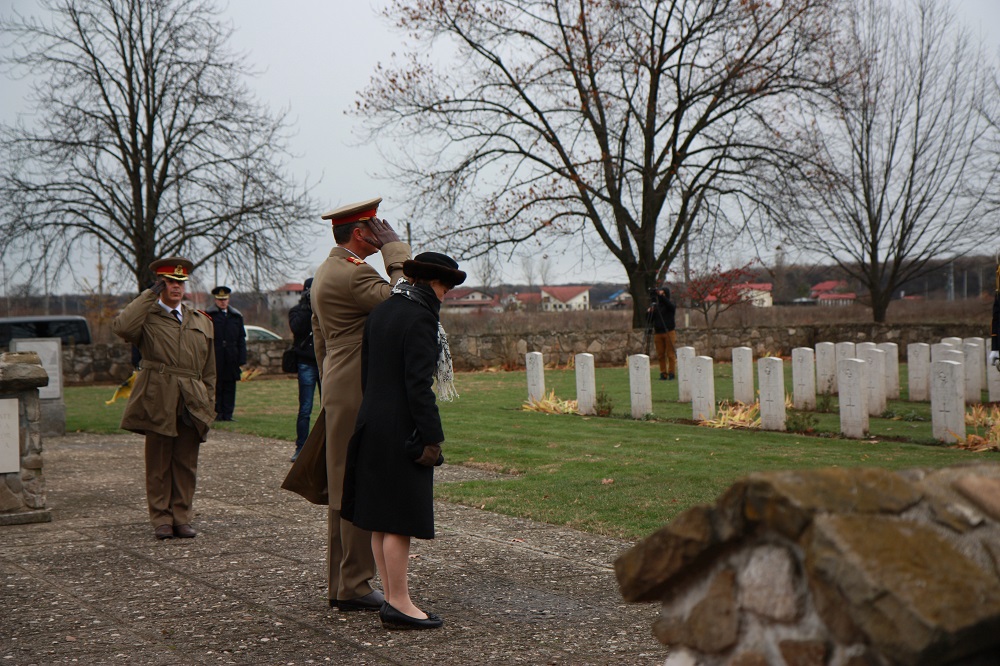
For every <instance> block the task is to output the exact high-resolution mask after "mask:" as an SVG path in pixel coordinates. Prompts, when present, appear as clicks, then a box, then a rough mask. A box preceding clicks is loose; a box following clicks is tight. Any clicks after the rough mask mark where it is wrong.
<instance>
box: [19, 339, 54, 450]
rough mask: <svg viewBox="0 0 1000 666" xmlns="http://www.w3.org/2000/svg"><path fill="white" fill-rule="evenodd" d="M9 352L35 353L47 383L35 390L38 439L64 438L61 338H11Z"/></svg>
mask: <svg viewBox="0 0 1000 666" xmlns="http://www.w3.org/2000/svg"><path fill="white" fill-rule="evenodd" d="M10 350H11V351H12V352H35V353H36V354H38V358H39V360H41V363H42V368H43V369H44V370H45V372H46V374H48V376H49V383H48V384H47V385H45V386H42V387H40V388H39V389H38V398H39V403H38V406H39V408H40V409H41V411H42V418H41V428H42V435H43V436H46V437H61V436H63V435H65V434H66V402H65V400H64V399H63V367H62V339H61V338H14V339H13V340H11V341H10Z"/></svg>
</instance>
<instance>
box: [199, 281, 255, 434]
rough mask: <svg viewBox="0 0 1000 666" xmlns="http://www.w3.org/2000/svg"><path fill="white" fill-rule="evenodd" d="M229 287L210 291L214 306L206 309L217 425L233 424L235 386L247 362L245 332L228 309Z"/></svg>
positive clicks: (239, 316) (240, 319)
mask: <svg viewBox="0 0 1000 666" xmlns="http://www.w3.org/2000/svg"><path fill="white" fill-rule="evenodd" d="M232 293H233V290H232V289H230V288H229V287H216V288H215V289H213V290H212V296H214V297H215V305H213V306H212V307H210V308H208V316H209V317H211V318H212V323H213V324H215V368H216V375H217V377H218V382H219V386H218V389H217V392H216V395H215V413H216V420H217V421H233V420H235V419H233V410H234V409H236V382H238V381H240V373H241V372H242V370H240V366H241V365H246V362H247V332H246V329H245V328H243V314H242V313H241V312H240V311H239V310H237V309H236V308H234V307H231V306H230V305H229V295H230V294H232Z"/></svg>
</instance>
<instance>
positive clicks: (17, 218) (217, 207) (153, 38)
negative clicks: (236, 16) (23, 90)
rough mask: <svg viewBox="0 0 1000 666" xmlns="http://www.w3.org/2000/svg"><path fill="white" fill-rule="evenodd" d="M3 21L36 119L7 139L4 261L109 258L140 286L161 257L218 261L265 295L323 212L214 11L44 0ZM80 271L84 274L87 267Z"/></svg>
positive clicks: (282, 122)
mask: <svg viewBox="0 0 1000 666" xmlns="http://www.w3.org/2000/svg"><path fill="white" fill-rule="evenodd" d="M41 5H42V8H43V9H44V10H45V11H46V14H45V17H44V18H38V17H31V16H27V17H26V16H20V15H16V14H15V15H13V16H12V17H7V18H5V19H4V20H3V21H2V22H0V30H2V32H3V35H4V37H5V41H6V44H5V46H6V47H7V48H6V54H5V58H4V63H5V64H6V65H7V67H8V68H9V69H11V70H12V71H13V72H15V73H17V74H20V75H33V76H35V77H36V78H37V79H38V81H39V82H38V83H36V84H35V85H34V89H33V95H32V102H33V106H34V110H35V114H36V117H35V118H32V119H29V120H28V121H19V122H18V123H17V124H15V125H13V126H5V127H3V128H0V165H2V166H0V206H2V209H0V213H2V215H3V218H2V221H0V256H3V257H13V258H17V259H19V260H20V263H21V266H22V267H31V266H32V265H37V264H39V262H41V261H42V260H43V259H45V260H47V261H48V262H49V263H51V262H52V261H53V260H56V261H65V260H66V259H67V258H68V257H71V256H78V255H79V253H80V252H82V251H83V250H84V248H89V250H90V251H91V252H93V251H94V248H95V246H96V247H103V248H105V249H106V250H109V252H108V253H107V255H110V257H111V260H110V261H109V265H110V266H109V267H112V268H115V269H117V272H118V274H119V275H130V276H131V277H132V279H134V283H135V284H136V285H138V286H139V287H140V288H142V287H143V286H145V285H146V284H148V282H149V281H150V280H151V278H152V276H151V275H150V274H149V271H148V268H147V267H148V265H149V263H150V262H151V261H153V260H154V259H156V258H158V257H162V256H168V255H173V254H184V255H189V256H190V257H191V258H192V260H193V261H195V263H196V264H197V265H201V264H203V263H205V262H206V261H209V260H218V261H219V263H221V264H222V265H223V266H224V267H225V268H226V269H227V270H228V272H229V274H230V275H234V276H235V277H237V279H243V280H245V281H247V282H251V283H252V284H253V288H255V289H259V287H260V284H259V283H260V280H259V276H260V274H261V273H263V274H265V275H267V274H274V273H275V272H276V271H277V269H278V268H279V267H283V266H286V265H288V264H289V263H290V261H291V259H292V258H293V257H295V256H296V254H297V249H298V248H297V246H296V241H295V240H294V238H295V237H294V236H290V235H288V234H287V231H288V230H289V229H291V227H292V225H293V224H294V223H295V222H297V221H300V220H302V219H304V218H305V217H306V215H307V214H308V211H309V209H310V208H311V206H310V205H309V198H308V191H307V188H306V187H305V186H304V185H298V184H296V183H294V182H293V181H292V180H291V179H290V177H289V176H288V175H287V173H286V172H285V162H286V159H287V158H288V156H289V155H288V152H287V149H286V135H285V132H286V129H287V126H286V119H285V114H284V113H278V114H274V113H272V112H270V111H269V110H267V109H266V108H265V107H264V106H262V105H261V104H260V103H259V102H258V101H257V100H256V98H255V97H254V96H253V95H252V93H251V92H250V90H249V89H248V88H247V87H246V84H245V83H244V81H245V79H246V78H247V77H248V76H250V75H252V74H253V72H252V71H251V70H250V69H249V67H248V65H247V64H246V63H245V60H244V58H243V57H242V56H239V55H235V54H233V53H232V52H230V51H229V50H228V49H227V46H226V44H227V41H228V38H229V36H230V32H231V30H230V28H229V27H228V26H226V25H224V24H223V23H221V22H220V20H219V18H218V13H217V10H216V9H215V8H214V7H213V6H212V5H211V3H210V2H208V1H207V0H43V2H42V3H41ZM78 268H79V266H78Z"/></svg>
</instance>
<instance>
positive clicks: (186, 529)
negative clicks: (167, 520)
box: [174, 525, 198, 539]
mask: <svg viewBox="0 0 1000 666" xmlns="http://www.w3.org/2000/svg"><path fill="white" fill-rule="evenodd" d="M174 536H176V537H178V538H180V539H193V538H194V537H196V536H198V532H197V531H195V529H194V528H193V527H191V526H190V525H174Z"/></svg>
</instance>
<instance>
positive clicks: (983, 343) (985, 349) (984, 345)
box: [964, 337, 990, 388]
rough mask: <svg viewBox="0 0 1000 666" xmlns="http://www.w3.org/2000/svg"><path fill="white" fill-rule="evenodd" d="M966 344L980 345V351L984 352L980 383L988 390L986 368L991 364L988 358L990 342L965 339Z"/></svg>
mask: <svg viewBox="0 0 1000 666" xmlns="http://www.w3.org/2000/svg"><path fill="white" fill-rule="evenodd" d="M964 342H965V344H969V343H970V342H971V343H974V344H977V345H979V349H980V350H981V351H982V354H980V356H982V357H983V372H982V376H981V377H980V380H979V383H980V385H981V386H982V387H983V388H986V366H987V365H988V364H989V363H988V362H987V359H986V357H987V356H989V351H990V350H989V341H988V340H987V339H986V338H978V337H971V338H965V340H964Z"/></svg>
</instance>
